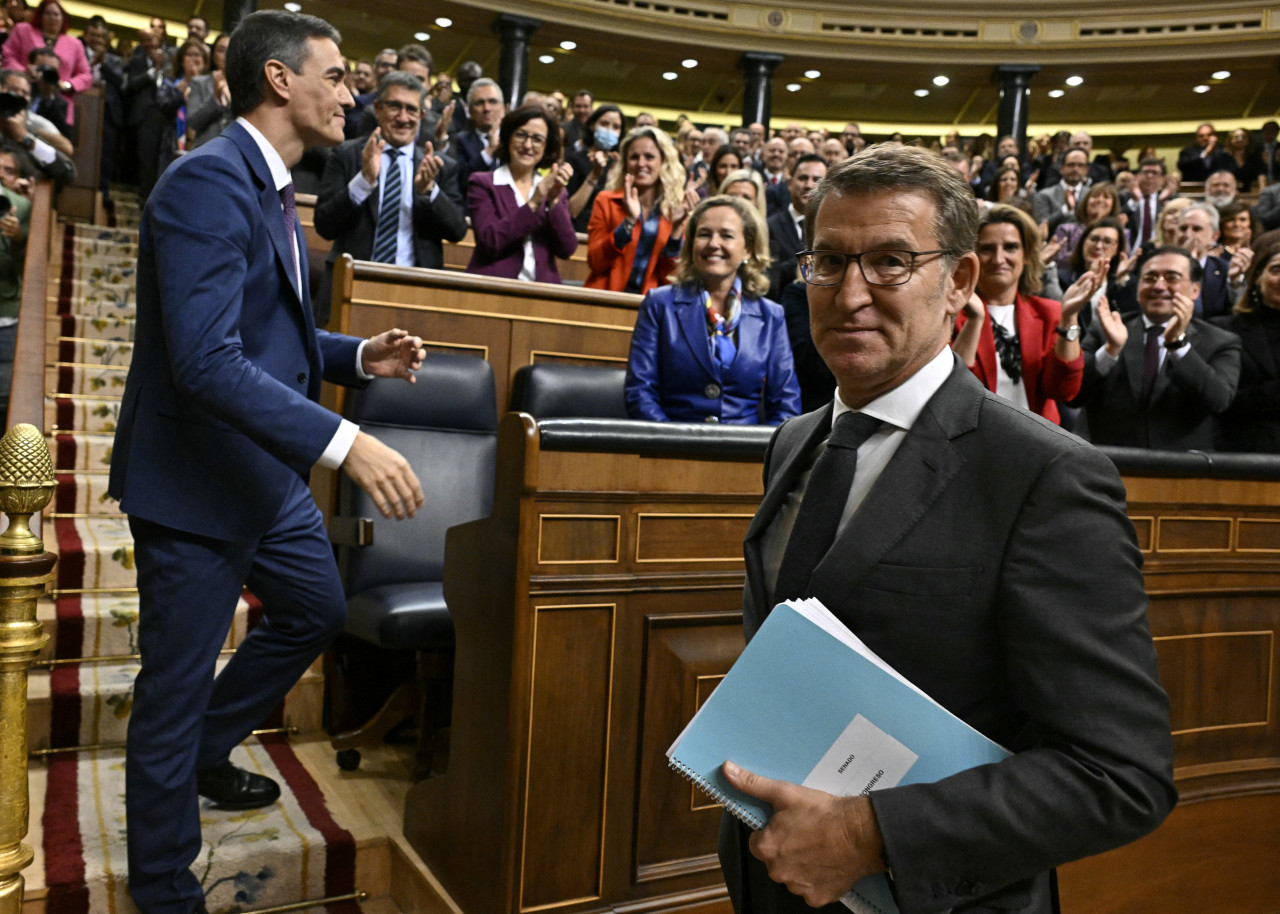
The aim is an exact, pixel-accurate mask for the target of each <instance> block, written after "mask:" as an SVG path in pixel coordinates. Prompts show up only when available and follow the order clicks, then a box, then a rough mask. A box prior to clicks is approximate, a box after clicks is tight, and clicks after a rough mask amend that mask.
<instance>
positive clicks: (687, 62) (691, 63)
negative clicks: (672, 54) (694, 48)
mask: <svg viewBox="0 0 1280 914" xmlns="http://www.w3.org/2000/svg"><path fill="white" fill-rule="evenodd" d="M697 65H698V62H697V61H696V60H694V59H693V58H692V57H686V58H685V59H684V60H682V61H680V66H682V67H684V68H685V69H686V70H692V69H693V68H694V67H696V66H697Z"/></svg>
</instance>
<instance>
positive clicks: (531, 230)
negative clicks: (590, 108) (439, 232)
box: [467, 105, 578, 282]
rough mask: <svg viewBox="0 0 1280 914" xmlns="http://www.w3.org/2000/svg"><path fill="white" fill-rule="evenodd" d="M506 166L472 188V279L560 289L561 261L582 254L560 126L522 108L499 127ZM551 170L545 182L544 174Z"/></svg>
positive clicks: (476, 176)
mask: <svg viewBox="0 0 1280 914" xmlns="http://www.w3.org/2000/svg"><path fill="white" fill-rule="evenodd" d="M499 131H500V133H499V148H498V161H499V163H500V164H499V166H498V168H497V169H495V170H494V171H489V172H485V171H478V172H475V173H473V174H472V175H471V180H470V183H469V184H468V185H467V209H468V211H469V212H470V213H471V228H472V230H473V232H474V234H475V240H476V247H475V253H473V254H472V255H471V262H470V263H469V264H467V272H469V273H482V274H484V275H485V276H506V277H508V278H510V279H531V280H537V281H538V282H560V271H559V270H558V269H556V258H557V257H568V256H569V255H570V254H572V253H573V252H574V250H576V249H577V247H578V236H577V234H576V233H575V232H574V230H573V219H572V217H571V216H570V215H569V195H568V193H567V192H566V191H565V186H566V185H567V184H568V183H569V178H571V177H572V176H573V169H572V168H571V167H570V166H569V165H568V164H567V163H565V162H563V161H560V125H559V124H556V123H553V122H551V121H549V120H548V119H547V114H546V111H545V110H544V109H543V108H542V107H541V106H539V105H526V106H525V107H522V108H517V109H516V110H515V111H512V112H511V113H510V114H508V115H507V116H506V117H504V118H503V119H502V125H501V127H499ZM538 168H546V169H547V171H546V174H545V175H543V176H542V177H541V178H540V177H538V174H537V169H538Z"/></svg>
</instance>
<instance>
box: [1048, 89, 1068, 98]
mask: <svg viewBox="0 0 1280 914" xmlns="http://www.w3.org/2000/svg"><path fill="white" fill-rule="evenodd" d="M1066 94H1067V93H1065V92H1063V91H1062V90H1061V89H1050V90H1049V97H1050V98H1062V96H1064V95H1066Z"/></svg>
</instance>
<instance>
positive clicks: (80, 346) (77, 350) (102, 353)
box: [58, 337, 133, 368]
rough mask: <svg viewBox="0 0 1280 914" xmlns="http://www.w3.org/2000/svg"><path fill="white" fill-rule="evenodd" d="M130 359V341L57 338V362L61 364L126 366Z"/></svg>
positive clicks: (131, 344) (131, 351) (131, 355)
mask: <svg viewBox="0 0 1280 914" xmlns="http://www.w3.org/2000/svg"><path fill="white" fill-rule="evenodd" d="M132 360H133V343H132V342H121V341H118V340H99V339H86V338H83V337H80V338H76V337H62V338H60V339H59V340H58V362H59V364H62V365H77V366H80V365H115V366H119V367H122V368H128V367H129V363H130V362H131V361H132Z"/></svg>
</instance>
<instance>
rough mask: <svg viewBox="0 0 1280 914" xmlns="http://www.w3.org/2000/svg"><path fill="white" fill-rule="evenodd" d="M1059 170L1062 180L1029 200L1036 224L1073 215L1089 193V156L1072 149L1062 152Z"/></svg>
mask: <svg viewBox="0 0 1280 914" xmlns="http://www.w3.org/2000/svg"><path fill="white" fill-rule="evenodd" d="M1059 169H1060V170H1061V175H1062V179H1061V180H1060V181H1059V182H1058V183H1057V184H1054V185H1053V186H1052V187H1046V188H1045V189H1044V190H1042V191H1038V192H1037V193H1036V195H1035V196H1034V197H1032V198H1031V206H1032V208H1033V209H1034V210H1035V217H1036V222H1048V221H1049V220H1050V219H1052V218H1053V217H1054V216H1072V215H1074V214H1075V211H1076V205H1077V204H1078V203H1079V202H1080V200H1081V198H1082V197H1084V195H1085V194H1086V193H1088V191H1089V186H1090V184H1089V154H1088V153H1087V152H1085V151H1084V150H1083V149H1080V148H1079V147H1073V148H1071V149H1068V150H1067V151H1066V152H1064V153H1063V154H1062V164H1061V165H1060V166H1059Z"/></svg>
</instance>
